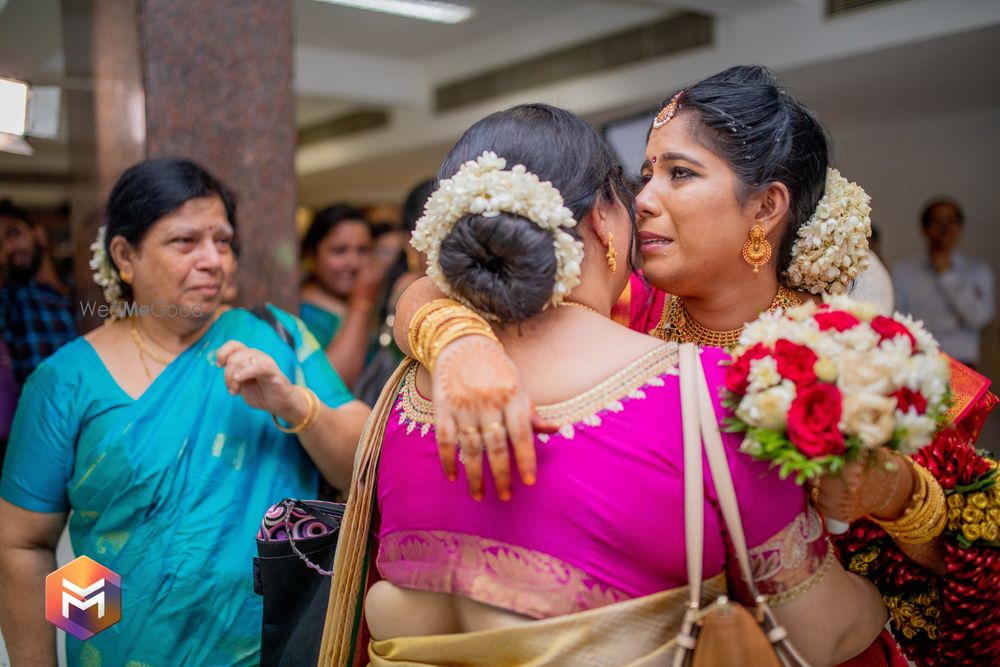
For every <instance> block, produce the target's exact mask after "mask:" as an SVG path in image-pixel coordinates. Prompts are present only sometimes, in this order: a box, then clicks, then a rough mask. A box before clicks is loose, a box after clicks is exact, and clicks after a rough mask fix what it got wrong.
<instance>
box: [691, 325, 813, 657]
mask: <svg viewBox="0 0 1000 667" xmlns="http://www.w3.org/2000/svg"><path fill="white" fill-rule="evenodd" d="M679 356H680V386H681V411H682V424H683V428H684V539H685V547H686V552H687V560H688V589H689V599H688V611H687V613H686V614H685V617H684V622H683V623H682V627H681V633H680V634H679V635H678V636H677V642H678V644H679V645H680V646H681V647H683V648H686V649H688V650H693V649H694V636H695V635H694V625H695V624H696V622H697V616H698V610H699V608H700V606H701V568H702V562H701V561H702V553H703V551H704V539H705V534H704V527H705V524H704V495H703V494H704V488H703V485H704V478H703V474H704V470H703V467H702V459H701V448H702V444H704V448H705V455H706V458H707V459H708V467H709V470H710V472H711V476H712V481H713V482H714V484H715V492H716V496H717V498H718V501H719V509H720V511H721V513H722V519H723V522H724V523H725V525H726V530H728V531H729V537H730V539H731V541H732V545H733V550H734V551H735V552H736V560H737V561H738V562H739V565H740V573H741V574H742V577H743V580H744V581H745V582H746V585H747V588H748V589H749V591H750V594H751V595H752V596H753V598H754V600H755V602H756V604H757V609H758V611H759V613H760V616H759V617H758V621H759V622H761V623H762V624H763V626H764V629H765V631H766V633H767V638H768V640H770V641H771V643H772V644H774V645H775V649H776V650H778V655H779V657H780V658H781V659H782V662H783V664H786V665H800V666H802V667H808V663H807V662H806V661H805V659H804V658H803V657H802V655H801V654H799V653H798V651H796V650H795V647H794V646H792V645H791V643H790V642H789V641H788V633H787V632H786V631H785V629H784V628H783V627H782V626H781V625H779V624H778V622H777V620H776V619H775V618H774V614H773V613H772V612H771V610H770V609H769V608H768V607H767V605H766V604H765V603H764V600H763V598H762V597H761V596H760V594H759V593H758V591H757V585H756V583H754V579H753V569H752V568H751V567H750V556H749V552H748V550H747V544H746V536H745V534H744V532H743V522H742V520H741V519H740V510H739V503H738V502H737V500H736V489H735V487H734V486H733V478H732V475H731V474H730V472H729V463H728V462H727V460H726V450H725V449H724V447H723V445H722V434H721V433H720V431H719V422H718V420H717V418H716V415H715V407H714V405H713V403H712V397H711V395H710V394H709V391H708V380H707V379H706V378H705V370H704V368H702V365H701V361H700V360H699V358H698V348H696V347H695V346H694V345H693V344H691V343H683V344H681V346H680V353H679ZM682 654H683V652H682V651H679V652H678V653H677V660H675V665H676V664H681V663H682V659H683V658H682Z"/></svg>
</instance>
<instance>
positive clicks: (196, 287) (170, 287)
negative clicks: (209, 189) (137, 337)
mask: <svg viewBox="0 0 1000 667" xmlns="http://www.w3.org/2000/svg"><path fill="white" fill-rule="evenodd" d="M233 231H234V230H233V227H232V225H230V224H229V220H228V219H227V218H226V208H225V206H224V205H223V204H222V200H221V199H219V198H218V197H214V196H213V197H202V198H199V199H192V200H190V201H188V202H187V203H185V204H184V205H183V206H181V207H180V208H179V209H177V210H176V211H174V212H173V213H170V214H168V215H165V216H163V217H162V218H160V219H159V220H157V221H156V223H155V224H153V226H152V227H151V228H150V230H149V231H148V232H147V233H146V236H145V237H144V238H143V240H142V242H141V243H140V244H139V247H138V248H137V249H136V252H135V254H134V261H133V262H132V267H133V271H134V276H133V279H132V290H133V293H134V295H135V299H136V301H137V302H138V303H139V304H140V305H142V304H153V302H157V304H156V305H163V306H171V305H172V306H177V307H178V308H182V307H187V309H191V312H193V313H194V314H195V316H197V314H198V313H199V312H200V313H202V314H203V316H208V315H211V314H212V313H213V312H214V311H215V309H216V307H218V305H219V304H220V303H221V302H222V299H223V297H224V288H225V286H226V284H227V283H228V282H229V279H230V277H231V274H232V272H233V270H234V267H235V258H234V256H233V247H232V244H233Z"/></svg>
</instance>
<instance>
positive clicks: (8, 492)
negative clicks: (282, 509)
mask: <svg viewBox="0 0 1000 667" xmlns="http://www.w3.org/2000/svg"><path fill="white" fill-rule="evenodd" d="M164 180H166V181H168V182H169V186H163V187H162V189H161V190H159V191H157V186H158V185H162V183H163V181H164ZM178 182H180V183H182V184H190V183H191V182H193V184H194V185H193V187H192V189H193V193H188V195H187V196H182V197H180V199H181V200H182V202H181V204H180V205H179V206H178V205H177V203H176V201H174V202H173V205H172V206H171V205H169V204H168V205H166V208H167V209H168V210H167V212H166V213H163V212H162V211H160V212H159V214H158V215H155V216H153V219H152V220H150V221H148V222H147V224H146V225H145V226H143V228H142V230H141V231H140V232H139V233H138V237H137V236H136V233H135V230H134V229H129V228H128V226H127V224H129V223H131V224H138V221H137V220H136V219H135V218H136V217H139V218H141V213H140V214H137V213H136V211H135V210H134V208H133V210H131V211H130V213H131V218H130V219H128V220H126V221H124V222H123V221H122V220H121V219H119V218H116V217H115V216H116V213H121V211H122V205H123V203H125V202H128V203H131V204H132V205H133V207H135V206H136V205H135V204H134V202H135V201H136V200H137V197H138V195H145V196H147V197H149V198H150V199H153V200H154V202H155V203H162V202H163V201H164V200H167V201H170V200H171V197H173V198H174V199H176V198H177V197H176V190H177V189H179V188H180V186H177V183H178ZM171 187H172V188H173V191H171ZM151 190H152V192H151ZM164 191H166V192H164ZM116 204H117V206H116ZM108 211H109V213H108V228H109V230H110V231H109V233H108V237H109V241H108V242H107V244H105V247H106V248H109V249H110V252H109V253H108V254H109V255H110V256H111V257H113V258H114V267H115V268H114V269H112V270H113V271H114V272H115V273H114V276H115V277H120V278H121V279H122V281H123V282H124V286H128V289H127V292H128V294H127V296H128V297H130V300H131V301H133V305H134V306H136V308H137V311H138V312H137V315H138V316H136V315H133V316H132V317H130V318H128V319H124V318H123V319H118V320H113V321H111V322H109V323H106V324H105V325H104V326H103V327H101V328H99V329H97V330H95V331H94V332H92V333H91V334H88V335H87V336H85V337H81V338H78V339H76V340H75V341H73V342H72V343H70V344H68V345H66V346H65V347H64V348H62V349H61V350H60V351H59V352H58V354H55V355H53V356H52V357H50V358H49V359H47V360H46V361H45V362H44V363H43V364H42V365H41V366H40V367H39V368H38V370H37V371H36V372H35V373H34V374H33V375H32V376H31V377H30V378H29V380H28V382H27V383H26V386H25V389H24V393H23V395H22V401H21V404H20V405H19V408H18V412H17V415H16V417H15V422H14V427H13V431H12V438H11V442H10V449H9V453H8V456H7V463H6V466H5V468H4V474H3V478H2V480H0V498H2V499H0V522H2V523H3V525H4V526H5V527H4V531H3V536H2V537H0V591H2V592H0V623H2V625H3V631H4V637H5V638H6V640H7V642H8V649H9V651H10V654H11V657H12V660H13V662H14V664H30V665H48V664H55V650H54V642H52V638H53V634H54V631H53V629H52V627H51V626H49V625H48V624H47V623H46V621H45V617H44V613H42V611H41V600H42V592H43V590H44V576H45V574H47V573H48V572H49V571H51V570H53V569H55V568H54V558H53V555H52V551H51V548H52V546H53V544H54V540H55V538H56V537H58V534H59V532H60V531H61V529H62V526H63V525H64V524H65V522H66V517H67V513H69V532H70V538H71V541H72V546H73V550H74V552H75V555H77V556H80V555H86V556H89V557H90V558H92V559H93V560H95V561H97V562H98V563H100V564H101V565H103V566H104V567H106V568H109V569H111V570H113V571H114V572H116V573H117V574H118V575H120V576H121V579H122V584H121V585H122V614H121V620H120V621H119V622H118V623H117V624H115V625H113V626H111V627H110V628H108V629H106V630H104V631H103V632H99V633H98V634H96V635H94V636H93V637H91V638H89V639H87V640H85V641H81V640H79V639H76V638H74V637H72V636H67V647H66V648H67V651H66V652H67V659H68V664H69V665H81V666H88V667H89V666H91V665H100V666H101V667H112V666H114V665H128V666H130V667H134V666H139V665H141V666H143V667H147V666H148V667H159V666H164V667H166V666H173V665H205V666H214V665H247V666H249V665H256V664H259V661H260V655H259V649H260V629H261V601H260V598H259V597H258V596H257V595H255V594H254V591H253V578H252V567H251V565H252V557H253V556H254V554H255V543H254V534H255V532H256V527H257V524H258V523H259V521H260V517H261V516H262V515H263V513H264V512H265V511H266V510H267V508H268V507H269V506H270V505H272V504H273V503H274V502H276V501H277V500H280V499H281V498H284V497H297V498H301V497H310V496H313V495H315V493H316V489H317V485H318V482H319V474H320V473H319V472H318V471H317V468H319V470H322V471H323V473H324V476H325V477H327V478H328V479H329V480H330V481H331V482H333V483H341V484H342V483H344V482H345V481H346V479H347V476H348V475H349V471H350V462H351V460H352V458H353V451H354V447H355V445H356V442H357V439H358V436H359V434H360V431H361V426H362V424H363V421H364V419H365V418H366V416H367V409H366V408H365V407H364V406H362V405H360V404H358V403H357V402H356V401H353V400H352V397H351V395H350V393H349V392H348V391H347V389H346V388H345V387H344V385H343V383H342V382H341V381H340V378H339V377H338V376H337V374H336V373H335V372H334V371H333V369H332V368H331V367H330V365H329V363H328V361H327V359H326V355H325V354H324V353H323V350H322V349H321V348H320V347H319V345H318V343H317V342H316V340H315V339H314V338H313V336H312V335H311V334H310V333H309V332H308V330H307V329H306V327H305V325H303V324H302V322H301V321H300V320H298V319H297V318H295V317H293V316H291V315H289V314H288V313H285V312H283V311H281V310H278V309H277V308H273V307H270V314H271V315H272V316H273V318H274V321H275V322H277V323H278V325H277V326H272V324H271V323H268V322H266V321H265V320H264V319H261V317H258V316H257V315H255V314H253V313H251V312H248V311H246V310H242V309H228V310H224V309H223V307H221V306H220V305H219V302H220V301H221V295H222V285H223V284H225V279H226V277H227V276H228V272H229V270H230V268H231V267H232V258H231V249H230V247H231V245H230V244H231V238H232V221H233V215H232V207H231V199H230V198H229V195H228V193H226V191H225V190H224V189H223V188H222V186H221V185H219V184H218V183H217V182H215V181H214V180H213V179H211V177H210V176H209V175H208V174H206V173H205V172H204V171H203V170H201V169H200V168H199V167H197V166H196V165H193V164H192V163H189V162H184V161H179V160H155V161H149V162H145V163H142V164H140V165H137V166H136V167H133V168H132V169H130V170H129V171H128V172H126V174H125V175H124V176H123V177H122V179H121V180H120V181H119V184H118V186H116V188H115V190H114V191H113V192H112V196H111V201H110V202H109V206H108ZM118 223H121V224H118ZM116 282H117V281H116ZM105 287H107V286H105ZM112 297H114V295H112ZM119 313H121V311H119ZM185 325H186V326H185ZM279 331H281V332H282V333H285V334H287V335H286V337H285V338H284V339H283V338H282V336H281V335H280V334H279ZM170 332H179V333H180V335H174V336H173V337H171V335H170ZM269 413H270V414H269ZM25 602H27V603H28V604H29V605H30V607H31V609H32V611H31V612H30V613H27V614H26V613H23V612H19V611H17V609H18V608H20V606H23V605H24V604H25ZM71 611H72V612H74V613H75V612H76V611H77V610H76V609H72V610H71ZM81 613H82V610H81Z"/></svg>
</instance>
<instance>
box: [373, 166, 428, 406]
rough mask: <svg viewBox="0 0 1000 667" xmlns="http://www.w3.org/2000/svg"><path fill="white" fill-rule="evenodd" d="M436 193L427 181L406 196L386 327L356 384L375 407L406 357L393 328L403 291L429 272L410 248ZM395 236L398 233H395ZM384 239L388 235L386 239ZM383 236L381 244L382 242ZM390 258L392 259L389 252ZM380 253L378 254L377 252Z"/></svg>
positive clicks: (389, 279) (390, 276) (388, 282)
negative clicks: (393, 333)
mask: <svg viewBox="0 0 1000 667" xmlns="http://www.w3.org/2000/svg"><path fill="white" fill-rule="evenodd" d="M433 190H434V179H427V180H425V181H421V182H420V183H419V184H417V185H416V186H415V187H414V188H413V189H412V190H410V192H409V194H408V195H407V196H406V201H404V202H403V234H404V237H403V242H404V246H403V248H402V251H397V252H396V256H397V259H396V261H395V262H394V263H393V265H392V266H391V268H390V269H389V273H388V276H387V280H386V285H387V287H388V289H387V294H386V298H385V306H384V308H383V310H382V317H381V320H382V326H381V327H380V328H379V334H378V345H379V349H378V352H376V353H375V355H374V356H373V357H372V359H371V361H369V363H368V365H367V366H366V367H365V370H364V372H363V373H362V374H361V377H359V378H358V381H357V382H356V383H355V384H354V387H353V389H354V395H355V396H357V397H358V400H360V401H363V402H365V403H366V404H368V405H371V406H374V405H375V401H377V400H378V396H379V394H380V393H381V392H382V387H383V386H385V383H386V381H387V380H388V379H389V377H390V376H391V375H392V372H393V371H394V370H396V366H398V365H399V362H401V361H402V360H403V357H404V356H405V355H404V354H403V353H402V351H400V349H399V347H398V346H397V345H396V341H395V339H394V338H393V335H392V327H393V324H395V321H396V302H397V301H398V300H399V296H400V295H401V294H402V293H403V291H404V290H405V289H406V288H407V287H409V286H410V285H412V284H413V283H414V282H416V281H417V280H418V279H420V278H422V277H423V276H424V274H425V272H426V270H427V257H426V256H424V255H423V253H420V252H418V251H417V250H415V249H414V248H413V246H411V245H410V243H409V240H410V235H411V234H413V230H414V229H415V228H416V226H417V220H418V219H419V218H420V216H421V215H423V212H424V203H425V202H426V201H427V198H428V197H430V195H431V192H432V191H433ZM393 235H394V236H395V235H396V233H395V232H393ZM383 236H384V235H383ZM381 240H382V237H381V236H380V237H379V238H378V239H377V240H376V243H378V241H381ZM385 247H386V254H385V255H384V256H385V257H386V258H387V259H388V254H387V253H388V248H389V246H385ZM376 252H377V251H376Z"/></svg>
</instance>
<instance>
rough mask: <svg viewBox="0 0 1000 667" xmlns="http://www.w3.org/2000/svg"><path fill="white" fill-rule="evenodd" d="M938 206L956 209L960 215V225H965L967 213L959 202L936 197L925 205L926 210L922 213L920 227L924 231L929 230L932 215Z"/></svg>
mask: <svg viewBox="0 0 1000 667" xmlns="http://www.w3.org/2000/svg"><path fill="white" fill-rule="evenodd" d="M938 206H950V207H951V208H953V209H955V212H956V213H958V224H960V225H961V224H964V223H965V212H964V211H963V210H962V207H961V206H959V205H958V202H957V201H955V200H954V199H952V198H951V197H935V198H934V199H932V200H930V201H929V202H927V203H926V204H925V205H924V210H923V211H921V212H920V227H921V228H922V229H927V228H928V227H930V225H931V213H932V212H933V211H934V209H936V208H937V207H938Z"/></svg>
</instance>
